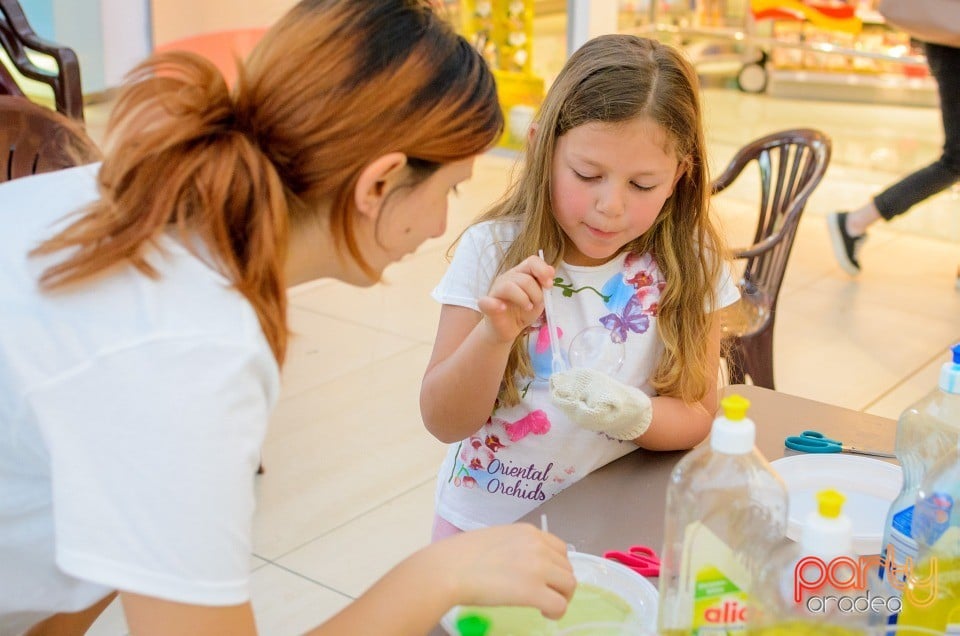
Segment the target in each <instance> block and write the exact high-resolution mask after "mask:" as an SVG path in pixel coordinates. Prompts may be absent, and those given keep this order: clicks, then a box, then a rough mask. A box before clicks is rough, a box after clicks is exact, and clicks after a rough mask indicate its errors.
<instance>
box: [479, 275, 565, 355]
mask: <svg viewBox="0 0 960 636" xmlns="http://www.w3.org/2000/svg"><path fill="white" fill-rule="evenodd" d="M554 274H555V270H554V269H553V267H551V266H550V265H548V264H547V262H546V261H544V260H543V259H542V258H540V257H539V256H530V257H529V258H527V259H526V260H524V261H523V262H522V263H520V264H519V265H517V266H516V267H514V268H512V269H509V270H507V271H506V272H504V273H502V274H500V275H499V276H497V278H496V279H494V281H493V285H492V286H491V287H490V291H489V292H488V293H487V295H486V296H484V297H483V298H481V299H480V300H479V303H478V304H479V306H480V312H481V313H482V314H483V321H482V322H481V323H480V327H481V328H482V329H485V330H486V331H487V333H488V335H489V337H491V338H492V339H493V340H494V341H495V342H499V343H506V342H513V341H514V340H515V339H516V337H517V335H518V334H519V333H520V332H521V331H522V330H523V329H525V328H527V327H529V326H530V325H531V324H533V322H534V321H535V320H536V319H537V318H539V317H540V315H541V314H542V313H543V289H544V288H550V287H552V286H553V276H554Z"/></svg>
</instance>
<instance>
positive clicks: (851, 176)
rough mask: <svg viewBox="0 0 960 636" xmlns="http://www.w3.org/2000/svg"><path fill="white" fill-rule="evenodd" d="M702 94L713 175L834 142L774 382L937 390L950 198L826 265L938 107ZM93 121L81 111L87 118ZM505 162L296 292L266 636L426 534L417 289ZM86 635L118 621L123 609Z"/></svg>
mask: <svg viewBox="0 0 960 636" xmlns="http://www.w3.org/2000/svg"><path fill="white" fill-rule="evenodd" d="M704 101H705V106H706V113H707V116H708V121H707V129H708V136H709V141H710V151H711V155H712V163H713V169H714V172H715V173H716V172H717V171H718V170H719V168H720V167H721V166H722V165H724V163H725V162H726V161H727V159H729V157H730V156H731V155H732V153H733V152H734V151H735V149H736V148H738V147H739V146H741V145H743V144H744V143H745V142H747V141H748V140H750V139H751V138H753V137H755V136H759V135H761V134H765V133H767V132H771V131H774V130H777V129H781V128H788V127H797V126H814V127H818V128H820V129H822V130H824V131H825V132H827V133H828V134H830V135H831V136H832V137H833V141H834V155H833V156H834V160H833V163H832V165H831V167H830V169H829V171H828V174H827V176H826V178H825V180H824V182H823V183H822V185H821V186H820V188H819V190H818V191H817V192H816V193H815V195H814V196H813V198H812V199H811V201H810V204H809V206H808V208H807V212H806V216H805V218H804V219H803V221H802V223H801V227H800V231H799V235H798V237H797V241H796V244H795V248H794V253H793V255H792V258H791V262H790V266H789V268H788V273H787V278H786V282H785V285H784V289H783V292H782V295H781V301H780V309H779V317H778V320H777V330H776V339H775V352H776V375H777V382H778V388H779V389H780V390H782V391H784V392H787V393H792V394H796V395H801V396H804V397H808V398H812V399H816V400H821V401H824V402H830V403H833V404H838V405H841V406H845V407H848V408H852V409H858V410H864V411H868V412H871V413H876V414H879V415H883V416H888V417H896V415H897V414H898V413H899V412H900V410H901V409H903V408H904V407H905V406H906V405H907V404H908V403H910V402H911V401H913V400H915V399H917V398H919V397H920V396H921V395H922V394H924V393H925V392H926V391H928V390H929V389H931V388H932V387H933V386H934V385H935V382H936V375H937V370H938V368H939V365H940V364H941V362H942V361H944V360H945V351H946V349H947V347H948V346H949V345H950V344H951V343H953V342H956V341H958V340H960V291H956V290H955V289H954V277H955V274H956V268H957V265H958V264H960V229H958V228H960V201H958V200H957V195H956V194H955V193H947V194H944V195H941V196H939V197H937V198H936V199H935V200H932V201H931V202H929V203H927V204H924V205H922V206H920V207H918V208H917V209H916V210H914V211H913V213H912V214H911V215H909V217H908V218H905V219H904V220H903V221H901V222H898V223H894V224H891V225H890V226H887V227H883V228H878V229H876V230H875V231H872V232H871V237H870V241H869V243H867V245H866V246H865V249H864V252H863V255H862V261H863V265H864V270H865V271H864V272H863V273H862V275H861V276H860V277H859V279H857V280H852V279H850V278H849V277H848V276H846V275H845V274H844V273H843V272H841V270H840V269H839V268H838V267H837V266H836V265H835V263H834V261H833V256H832V254H831V251H830V246H829V240H828V238H827V235H826V231H825V229H824V225H823V216H824V215H825V214H826V213H827V212H829V211H831V210H834V209H836V208H838V207H845V206H853V205H856V204H859V203H860V202H862V200H864V199H865V198H866V197H867V196H868V194H869V193H871V192H874V191H875V190H877V189H878V188H879V187H880V186H881V185H883V184H884V183H886V182H888V181H891V180H892V179H893V178H894V177H895V176H896V175H897V174H899V173H901V172H904V171H906V170H908V169H910V168H912V167H915V166H917V165H919V164H920V163H921V162H923V161H926V160H927V159H929V158H932V157H933V156H934V154H935V152H936V148H937V146H938V145H939V143H940V139H939V134H940V133H939V125H938V120H937V117H938V115H937V112H936V111H935V110H931V109H916V108H914V109H910V108H892V107H882V106H877V105H865V104H838V103H817V102H806V101H805V102H791V101H787V100H782V99H773V98H768V97H763V96H747V95H743V94H740V93H737V92H733V91H723V90H708V91H706V92H705V97H704ZM101 121H102V115H100V114H98V113H94V114H92V116H91V124H92V125H93V126H97V125H98V122H101ZM512 166H513V159H512V158H509V157H505V156H503V155H501V154H497V153H491V154H489V155H487V156H484V157H482V158H481V159H480V160H479V162H478V164H477V168H476V171H475V176H474V179H473V180H472V181H471V182H470V183H469V184H467V185H465V186H464V187H462V188H461V194H460V196H459V198H457V199H455V200H453V201H452V203H451V213H450V223H449V229H448V232H447V234H446V236H444V237H442V238H440V239H437V240H433V241H430V242H429V243H428V244H426V245H424V246H423V248H422V249H421V250H420V251H418V252H417V253H416V254H415V255H414V256H412V257H410V258H409V259H407V260H405V261H404V262H402V263H400V264H398V265H396V266H394V267H392V268H391V269H389V270H388V271H387V276H386V283H385V284H383V285H380V286H379V287H375V288H372V289H363V290H361V289H355V288H351V287H347V286H345V285H343V284H340V283H337V282H333V281H319V282H316V283H311V284H307V285H303V286H301V287H298V288H295V289H293V290H291V304H292V323H293V326H294V328H295V330H296V332H297V334H298V335H297V337H296V338H295V339H294V341H293V345H292V353H291V355H290V360H289V363H288V364H287V366H286V369H285V372H284V391H283V395H282V400H281V402H280V405H279V408H278V409H277V411H276V414H275V415H274V418H273V421H272V424H271V430H270V433H269V436H268V439H267V442H266V447H265V449H264V463H265V466H266V473H265V474H264V475H262V476H261V477H258V478H257V481H258V489H259V496H260V506H259V511H258V513H257V516H256V528H255V550H254V555H253V556H252V558H251V569H252V570H253V589H254V592H253V604H254V607H255V610H256V613H257V621H258V625H259V628H260V631H261V633H263V634H267V635H270V636H284V635H288V634H298V633H301V632H303V631H304V630H306V629H307V628H309V627H311V626H313V625H316V624H317V623H319V622H321V621H322V620H324V618H326V617H328V616H330V615H331V614H332V613H333V612H335V611H337V610H338V609H339V608H341V607H342V606H344V605H345V604H346V603H348V602H349V601H350V599H352V598H354V597H356V596H357V595H359V594H360V593H361V592H362V591H363V590H364V589H365V588H366V587H367V586H368V585H369V584H370V583H371V582H372V581H373V580H374V579H376V578H377V577H378V576H380V575H381V574H383V573H384V572H385V571H386V570H387V569H389V568H390V567H391V566H392V565H394V564H395V563H396V562H398V561H399V560H400V559H401V558H402V557H403V556H404V555H407V554H409V553H410V552H411V551H413V550H415V549H417V548H418V547H420V546H423V545H425V544H426V543H427V541H428V537H429V530H430V524H431V520H432V496H433V476H434V474H435V471H436V469H437V467H438V465H439V462H440V458H441V453H442V451H443V447H442V446H441V444H440V443H438V442H437V441H435V440H434V439H432V438H431V437H430V436H429V435H428V434H427V433H426V431H425V430H424V429H423V427H422V425H421V423H420V418H419V412H418V390H419V382H420V377H421V374H422V372H423V369H424V367H425V365H426V362H427V358H428V356H429V353H430V348H431V343H432V338H433V331H434V327H435V323H436V319H437V316H438V313H439V308H438V307H437V305H436V304H435V303H434V302H433V301H432V300H431V299H430V298H429V296H428V293H429V291H430V289H431V288H432V286H433V285H434V284H435V282H436V281H437V280H438V279H439V278H440V275H441V273H442V272H443V270H444V267H445V264H446V261H445V251H446V248H447V247H448V245H449V243H450V241H451V240H452V238H453V237H455V236H456V235H457V234H458V233H459V231H460V230H461V229H462V228H463V227H464V226H465V225H466V224H468V223H469V222H470V220H471V219H472V218H473V217H474V216H475V215H476V214H477V213H478V212H479V211H480V210H482V209H483V208H484V207H485V206H486V205H488V204H489V203H490V202H491V201H492V200H493V199H495V198H496V197H497V196H498V195H499V194H500V193H501V192H502V191H503V189H504V187H505V185H506V183H507V178H508V173H509V171H510V169H511V167H512ZM752 195H753V191H752V190H751V188H750V187H749V186H748V185H742V186H738V187H737V188H734V189H733V191H732V192H729V193H728V194H725V195H724V196H723V198H722V199H721V200H718V201H717V209H718V213H719V216H720V217H721V219H722V221H723V223H724V226H725V227H726V228H727V230H728V232H729V234H730V236H731V241H732V242H734V243H742V242H743V241H745V240H746V238H745V237H746V232H747V231H748V230H749V229H750V228H751V227H752V222H753V221H752V218H753V217H752V210H753V206H752V203H751V197H752ZM945 236H948V237H952V238H951V239H950V240H945V239H944V238H942V237H945ZM741 237H742V238H741ZM938 237H940V238H938ZM738 239H739V240H738ZM91 633H92V634H94V635H95V636H107V635H109V636H113V635H115V634H121V633H124V626H123V620H122V617H121V612H120V611H119V608H118V607H116V606H113V607H111V608H110V609H109V610H108V611H107V613H106V614H105V615H104V616H103V617H102V618H101V620H100V621H99V622H98V624H97V625H96V626H95V628H94V629H93V630H92V632H91Z"/></svg>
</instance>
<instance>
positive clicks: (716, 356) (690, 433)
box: [634, 312, 720, 451]
mask: <svg viewBox="0 0 960 636" xmlns="http://www.w3.org/2000/svg"><path fill="white" fill-rule="evenodd" d="M712 316H713V320H712V324H711V326H710V329H709V332H708V336H707V355H708V356H709V357H710V360H712V361H714V362H713V364H712V365H711V369H710V374H709V375H708V376H707V377H708V378H716V377H717V374H718V373H719V371H720V319H719V315H718V312H714V313H713V314H712ZM718 393H719V392H718V390H717V387H716V386H715V385H714V384H710V385H709V386H708V387H707V392H706V393H705V394H704V396H703V397H702V398H701V399H700V401H699V402H694V403H692V404H687V403H686V402H684V401H683V400H681V399H679V398H674V397H666V396H657V397H654V398H651V400H650V401H651V402H652V403H653V419H652V420H651V421H650V427H649V428H648V429H647V431H646V432H645V433H644V434H643V435H641V436H640V437H638V438H637V439H635V440H634V442H635V443H636V444H637V445H638V446H640V447H641V448H646V449H649V450H658V451H665V450H686V449H688V448H693V447H694V446H696V445H697V444H699V443H700V442H702V441H703V440H704V439H705V438H706V437H707V435H708V434H709V433H710V426H711V425H712V424H713V418H714V414H715V413H716V411H717V403H718V399H719V398H718Z"/></svg>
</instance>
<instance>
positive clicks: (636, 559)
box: [603, 545, 660, 576]
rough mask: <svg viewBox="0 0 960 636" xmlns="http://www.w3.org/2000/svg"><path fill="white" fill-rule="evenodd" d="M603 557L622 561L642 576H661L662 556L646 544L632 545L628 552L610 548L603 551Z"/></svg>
mask: <svg viewBox="0 0 960 636" xmlns="http://www.w3.org/2000/svg"><path fill="white" fill-rule="evenodd" d="M603 558H605V559H612V560H614V561H617V562H618V563H622V564H624V565H625V566H627V567H628V568H630V569H631V570H633V571H634V572H636V573H637V574H640V575H642V576H660V557H658V556H657V553H656V552H654V551H653V548H648V547H647V546H645V545H632V546H630V547H629V548H628V549H627V551H626V552H623V551H621V550H610V551H608V552H604V553H603Z"/></svg>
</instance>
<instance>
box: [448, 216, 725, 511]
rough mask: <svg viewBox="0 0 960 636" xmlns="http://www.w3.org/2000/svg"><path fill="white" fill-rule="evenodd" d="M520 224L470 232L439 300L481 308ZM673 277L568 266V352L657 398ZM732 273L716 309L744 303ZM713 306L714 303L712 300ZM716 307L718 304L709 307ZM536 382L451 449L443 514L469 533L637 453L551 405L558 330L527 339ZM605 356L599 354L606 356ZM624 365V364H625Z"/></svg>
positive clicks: (635, 268)
mask: <svg viewBox="0 0 960 636" xmlns="http://www.w3.org/2000/svg"><path fill="white" fill-rule="evenodd" d="M518 231H519V224H518V223H517V222H513V221H488V222H483V223H478V224H476V225H474V226H472V227H471V228H469V229H468V230H467V231H466V232H465V233H464V235H463V237H462V238H461V240H460V243H459V244H458V246H457V250H456V253H455V254H454V258H453V262H452V263H451V264H450V267H449V269H448V270H447V272H446V274H445V275H444V277H443V279H442V280H441V281H440V284H439V285H438V286H437V288H436V289H434V291H433V297H434V298H435V299H436V300H438V301H440V302H441V303H444V304H447V305H457V306H461V307H469V308H470V309H474V310H477V311H479V306H478V300H479V299H480V298H481V297H483V296H485V295H486V294H487V291H488V290H489V289H490V285H491V283H492V282H493V279H494V278H495V276H496V275H497V269H498V267H499V264H500V262H501V260H502V255H503V253H504V252H505V251H506V248H507V247H509V245H510V243H511V242H512V241H513V240H514V239H515V238H516V236H517V232H518ZM664 285H665V279H664V277H663V275H662V273H661V272H660V269H659V268H658V267H657V264H656V262H655V260H654V259H653V258H652V257H651V255H649V254H643V255H636V254H626V253H624V254H621V255H619V256H617V257H616V258H614V259H613V260H611V261H610V262H608V263H605V264H603V265H600V266H598V267H581V266H575V265H569V264H567V263H561V264H560V265H559V266H558V267H557V270H556V276H555V284H554V287H553V290H552V291H551V292H550V293H551V295H552V299H553V307H554V312H555V314H556V317H555V320H554V322H555V325H554V328H555V329H557V331H558V332H559V343H560V349H561V352H562V355H563V357H564V359H565V361H566V362H567V363H568V364H569V362H570V359H571V357H573V358H574V362H575V363H577V364H579V365H581V366H591V367H593V368H597V369H599V370H602V371H604V372H606V373H608V374H609V375H611V376H612V377H613V378H615V379H617V380H618V381H620V382H622V383H623V384H626V385H629V386H635V387H639V388H640V389H641V390H642V391H644V392H645V393H647V394H648V395H651V396H653V395H655V391H654V390H653V388H652V387H651V386H650V384H649V378H650V376H651V374H652V372H653V371H654V367H655V365H656V363H657V360H658V359H659V357H660V354H661V353H662V352H663V342H662V340H661V339H660V336H659V333H658V330H657V306H658V303H659V299H660V292H661V291H662V290H663V287H664ZM738 298H739V291H738V290H737V287H736V285H734V283H733V281H732V279H731V277H730V274H729V272H728V271H726V270H724V275H723V277H722V280H720V281H718V285H717V298H716V307H715V309H720V308H723V307H726V306H727V305H729V304H731V303H733V302H736V300H737V299H738ZM707 302H709V300H708V299H705V303H707ZM707 308H708V310H709V309H710V307H709V306H708V307H707ZM527 342H528V345H527V350H528V352H529V354H530V362H531V364H532V366H533V370H534V376H535V377H533V378H521V379H518V382H519V384H518V386H519V388H520V393H521V397H522V399H521V401H520V403H519V404H517V405H516V406H512V407H505V406H500V405H496V406H495V408H494V411H493V414H492V415H491V417H490V418H489V419H488V420H487V422H486V424H484V425H483V427H482V428H481V429H480V430H479V431H477V432H476V433H474V434H473V435H472V436H470V437H469V438H467V439H465V440H463V441H461V442H459V443H457V444H451V445H450V446H449V448H448V451H447V455H446V458H445V460H444V462H443V464H442V465H441V467H440V472H439V475H438V477H437V490H436V509H437V514H438V515H439V516H440V517H442V518H443V519H445V520H446V521H449V522H450V523H452V524H453V525H455V526H457V527H458V528H460V529H462V530H473V529H476V528H481V527H484V526H489V525H494V524H500V523H511V522H513V521H516V520H517V519H519V518H520V517H522V516H523V515H525V514H526V513H528V512H529V511H530V510H532V509H534V508H536V507H537V506H538V505H539V504H540V503H542V502H543V501H546V500H547V499H549V498H550V497H552V496H554V495H555V494H557V493H558V492H560V491H561V490H563V489H564V488H566V487H568V486H570V485H571V484H573V483H575V482H576V481H577V480H579V479H581V478H582V477H584V476H585V475H588V474H590V473H591V472H593V471H594V470H596V469H597V468H600V467H601V466H603V465H605V464H607V463H609V462H611V461H613V460H615V459H617V458H619V457H621V456H623V455H626V454H627V453H629V452H631V451H633V450H636V448H637V446H636V444H634V443H633V442H632V441H620V440H616V439H613V438H610V437H608V436H606V435H603V434H602V433H595V432H593V431H589V430H586V429H583V428H581V427H579V426H577V425H576V424H574V423H573V422H572V421H570V419H569V418H568V417H566V416H565V415H564V414H563V413H562V412H561V411H560V410H559V409H557V408H556V406H554V404H553V401H552V400H551V399H550V391H549V385H548V380H547V379H548V378H549V377H550V374H551V372H552V367H551V358H552V356H551V349H550V333H549V330H548V329H547V326H546V324H543V323H542V322H538V323H537V324H535V325H533V326H532V327H531V329H530V330H529V332H528V336H527ZM601 353H602V355H598V354H601ZM618 361H619V364H617V362H618Z"/></svg>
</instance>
